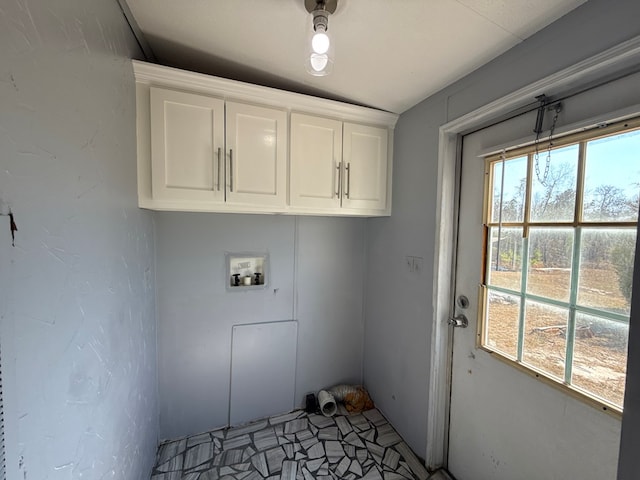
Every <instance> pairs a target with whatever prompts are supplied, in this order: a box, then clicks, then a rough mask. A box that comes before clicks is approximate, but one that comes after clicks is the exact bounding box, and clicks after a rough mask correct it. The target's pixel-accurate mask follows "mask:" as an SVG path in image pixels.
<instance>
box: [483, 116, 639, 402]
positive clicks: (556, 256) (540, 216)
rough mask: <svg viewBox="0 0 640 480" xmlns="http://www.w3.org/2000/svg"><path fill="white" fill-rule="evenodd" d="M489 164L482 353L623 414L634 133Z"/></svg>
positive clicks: (633, 128) (635, 178) (587, 138)
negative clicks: (501, 358) (484, 350)
mask: <svg viewBox="0 0 640 480" xmlns="http://www.w3.org/2000/svg"><path fill="white" fill-rule="evenodd" d="M575 138H576V139H575V140H574V141H571V139H564V140H563V141H562V142H558V143H559V144H560V146H558V147H553V148H552V149H551V150H550V151H548V150H547V149H539V150H538V152H537V153H536V151H535V148H534V147H532V148H530V149H528V150H527V149H525V150H524V151H523V150H522V149H521V150H520V151H518V152H516V154H515V156H513V155H512V156H509V155H506V157H505V158H502V157H493V158H489V159H488V160H487V173H488V175H487V177H488V187H487V188H488V196H487V197H488V198H487V202H486V203H487V205H486V215H485V216H486V222H485V223H486V232H487V240H486V252H485V258H486V259H487V260H486V267H485V279H484V284H485V292H486V301H485V311H484V313H483V322H482V324H483V331H482V346H483V347H485V348H487V349H489V350H491V351H495V352H497V353H499V354H502V355H503V356H505V357H507V358H508V359H510V360H512V361H515V362H517V363H519V364H521V365H523V366H526V367H529V368H531V369H533V370H535V372H536V373H538V374H542V375H544V376H546V377H548V378H551V379H553V380H556V381H557V382H558V383H561V384H564V385H567V386H569V387H570V388H572V389H574V390H577V391H579V392H581V393H584V394H586V395H588V396H590V397H594V398H596V399H598V400H600V401H601V402H603V403H605V404H608V405H610V406H613V407H614V408H615V409H619V410H621V409H622V401H623V397H624V385H625V376H626V359H627V336H628V329H629V313H630V304H631V291H632V278H633V263H634V254H635V244H636V229H637V220H638V207H639V199H640V125H639V124H638V122H636V123H635V124H633V123H631V122H627V123H626V124H622V125H616V126H614V127H608V130H606V131H604V132H603V131H602V130H595V131H594V132H593V133H592V134H591V135H585V134H584V133H583V134H581V135H580V137H575Z"/></svg>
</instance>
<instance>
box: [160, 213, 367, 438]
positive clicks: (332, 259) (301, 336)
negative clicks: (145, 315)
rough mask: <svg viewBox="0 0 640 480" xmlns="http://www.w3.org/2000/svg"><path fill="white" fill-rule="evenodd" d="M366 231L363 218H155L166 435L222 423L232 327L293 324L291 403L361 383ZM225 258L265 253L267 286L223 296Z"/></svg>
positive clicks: (162, 430) (176, 215)
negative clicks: (295, 333)
mask: <svg viewBox="0 0 640 480" xmlns="http://www.w3.org/2000/svg"><path fill="white" fill-rule="evenodd" d="M364 233H365V220H364V219H351V218H322V217H299V218H296V217H287V216H269V215H234V214H206V213H182V212H177V213H173V212H164V213H160V212H158V213H157V214H156V245H157V257H156V258H157V295H158V350H159V351H158V368H159V401H160V434H161V437H162V438H175V437H177V436H181V435H187V434H193V433H197V432H201V431H205V430H208V429H212V428H216V427H220V426H223V425H226V424H227V419H228V411H229V378H230V359H231V350H230V347H231V330H232V327H233V325H238V324H246V323H256V322H272V321H279V320H290V319H294V320H297V321H298V350H297V365H296V388H295V405H296V406H302V405H303V401H304V395H305V394H306V393H307V392H310V391H317V390H318V389H320V388H323V387H327V386H331V385H333V384H336V383H340V382H350V383H358V382H361V380H362V337H363V314H362V297H363V272H364V268H365V265H364V257H365V249H364V243H365V237H364ZM226 252H268V253H269V255H270V269H271V278H270V280H269V281H270V284H269V285H268V288H267V289H265V290H258V291H248V292H227V291H226V289H225V283H226V281H227V276H226V273H225V253H226ZM255 393H256V394H259V393H260V392H255Z"/></svg>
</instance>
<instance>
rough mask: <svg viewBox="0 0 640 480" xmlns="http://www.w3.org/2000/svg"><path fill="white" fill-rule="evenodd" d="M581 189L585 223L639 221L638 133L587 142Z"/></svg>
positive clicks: (639, 159)
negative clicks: (582, 191) (582, 188)
mask: <svg viewBox="0 0 640 480" xmlns="http://www.w3.org/2000/svg"><path fill="white" fill-rule="evenodd" d="M584 190H585V192H584V207H583V214H582V215H583V219H584V220H586V221H598V222H609V221H637V220H638V192H639V191H640V130H636V131H634V132H628V133H623V134H621V135H613V136H610V137H605V138H600V139H598V140H593V141H591V142H588V143H587V159H586V167H585V182H584Z"/></svg>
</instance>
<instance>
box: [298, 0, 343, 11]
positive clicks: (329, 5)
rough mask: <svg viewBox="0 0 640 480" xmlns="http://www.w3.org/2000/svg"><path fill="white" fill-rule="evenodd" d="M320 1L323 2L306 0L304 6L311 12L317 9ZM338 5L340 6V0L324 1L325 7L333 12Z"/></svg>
mask: <svg viewBox="0 0 640 480" xmlns="http://www.w3.org/2000/svg"><path fill="white" fill-rule="evenodd" d="M318 3H321V2H319V1H318V0H304V8H306V9H307V12H309V13H311V12H313V11H314V10H315V9H316V7H317V5H318ZM337 6H338V0H325V1H324V9H325V10H326V11H327V12H329V13H331V14H333V13H334V12H335V11H336V7H337Z"/></svg>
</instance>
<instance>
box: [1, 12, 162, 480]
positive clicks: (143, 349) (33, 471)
mask: <svg viewBox="0 0 640 480" xmlns="http://www.w3.org/2000/svg"><path fill="white" fill-rule="evenodd" d="M137 53H138V50H137V46H136V43H135V39H134V38H133V37H132V35H131V33H130V31H129V27H128V25H127V23H126V21H125V19H124V18H123V16H122V13H121V11H120V9H119V8H118V5H117V3H116V2H103V1H98V0H88V1H85V0H82V1H81V0H54V1H52V2H44V1H35V2H24V1H17V0H15V1H14V0H9V1H8V2H4V4H3V7H2V15H0V98H1V99H2V101H1V103H2V109H0V151H1V155H0V196H1V200H2V202H3V204H4V205H7V206H8V207H9V208H11V211H12V212H13V214H14V216H15V219H16V223H18V220H19V229H20V230H19V235H16V238H15V248H8V249H3V251H2V252H1V253H0V255H2V256H8V261H7V265H6V266H7V268H3V269H2V271H0V276H1V277H2V282H1V285H3V286H5V287H6V291H5V292H3V297H2V298H3V300H4V303H5V304H4V305H3V309H2V319H1V323H0V328H1V333H2V335H1V336H0V337H1V338H0V341H2V342H3V352H5V351H6V352H10V356H9V357H8V358H3V367H4V368H3V373H5V374H6V375H8V376H9V377H11V378H12V379H13V382H12V383H13V389H12V391H11V392H7V394H8V395H9V396H10V397H11V399H12V403H11V408H10V409H7V410H6V411H5V415H6V416H11V419H8V420H10V421H9V423H10V424H11V425H13V426H12V428H11V431H9V430H8V431H7V438H6V441H7V453H8V457H7V470H8V478H9V479H14V478H20V479H21V480H24V479H41V478H63V477H64V478H122V479H124V478H127V479H146V478H148V476H149V473H150V471H151V467H152V466H153V462H154V454H155V447H156V441H157V398H156V397H157V391H156V366H155V361H156V359H155V357H156V349H155V307H154V304H155V296H154V289H153V284H152V279H153V277H154V242H153V224H152V217H151V214H150V213H149V212H145V211H142V210H139V209H138V208H137V200H136V181H135V177H136V167H135V156H136V142H135V90H134V80H133V74H132V70H131V65H130V62H129V58H130V57H131V56H132V55H136V54H137ZM2 233H3V235H4V233H5V232H2ZM16 233H17V232H16ZM3 245H4V243H3ZM3 266H5V264H4V263H3ZM7 343H9V344H11V347H10V348H8V349H6V350H5V348H4V345H5V344H7Z"/></svg>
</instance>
